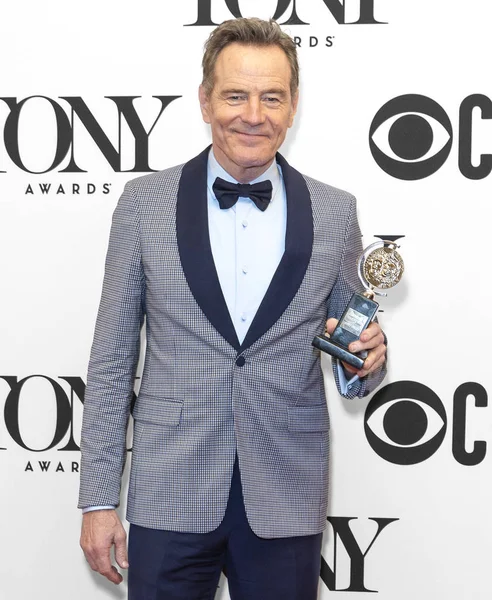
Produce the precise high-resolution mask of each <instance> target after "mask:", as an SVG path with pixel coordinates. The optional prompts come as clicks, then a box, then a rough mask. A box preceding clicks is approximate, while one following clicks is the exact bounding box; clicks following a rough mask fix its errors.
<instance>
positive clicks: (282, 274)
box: [240, 154, 314, 352]
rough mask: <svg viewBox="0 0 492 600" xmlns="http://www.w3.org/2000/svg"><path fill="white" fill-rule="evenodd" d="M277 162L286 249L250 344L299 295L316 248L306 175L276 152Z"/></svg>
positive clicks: (246, 340) (249, 335)
mask: <svg viewBox="0 0 492 600" xmlns="http://www.w3.org/2000/svg"><path fill="white" fill-rule="evenodd" d="M277 162H278V164H279V165H280V167H281V168H282V175H283V179H284V184H285V191H286V195H287V228H286V232H285V252H284V254H283V256H282V259H281V261H280V263H279V265H278V267H277V270H276V271H275V274H274V276H273V278H272V281H271V282H270V286H269V287H268V289H267V292H266V294H265V296H264V297H263V300H262V302H261V304H260V307H259V309H258V312H257V313H256V315H255V318H254V319H253V322H252V323H251V326H250V328H249V329H248V333H247V334H246V337H245V338H244V341H243V343H242V344H241V348H240V351H241V352H242V351H243V350H245V349H246V348H249V347H250V346H251V345H252V344H254V343H255V342H256V341H257V340H258V339H259V338H260V337H261V336H262V335H263V334H264V333H266V332H267V331H268V330H269V329H270V327H272V325H274V324H275V322H276V321H278V319H279V318H280V317H281V316H282V314H283V313H284V311H285V310H286V309H287V307H288V306H289V304H290V303H291V302H292V299H293V298H294V296H295V295H296V293H297V291H298V289H299V287H300V285H301V283H302V281H303V279H304V275H305V273H306V269H307V268H308V265H309V261H310V260H311V253H312V249H313V236H314V233H313V211H312V207H311V195H310V194H309V190H308V187H307V185H306V181H305V180H304V177H303V176H302V175H301V174H300V173H299V171H296V170H295V169H293V168H292V167H291V166H290V165H289V163H288V162H287V161H286V160H285V158H284V157H283V156H282V155H280V154H277Z"/></svg>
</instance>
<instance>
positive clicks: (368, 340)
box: [326, 319, 386, 377]
mask: <svg viewBox="0 0 492 600" xmlns="http://www.w3.org/2000/svg"><path fill="white" fill-rule="evenodd" d="M337 323H338V321H337V319H328V321H326V333H328V334H329V335H331V334H332V333H333V332H334V331H335V327H336V326H337ZM349 350H350V352H354V353H355V352H360V351H361V350H368V351H369V353H368V355H367V358H366V359H365V361H364V367H363V368H362V369H361V370H360V371H358V370H357V369H356V368H355V367H352V365H348V364H347V363H344V362H342V365H343V368H344V369H345V370H346V371H348V372H349V373H353V374H354V375H355V374H357V375H358V376H359V377H365V376H366V375H368V374H369V373H372V372H374V371H376V370H377V369H379V367H380V366H381V365H382V364H383V363H384V358H385V356H386V344H385V343H384V335H383V332H382V330H381V327H380V326H379V324H378V323H374V322H373V323H371V324H370V325H369V327H367V329H365V330H364V331H363V332H362V333H361V336H360V339H359V340H358V341H356V342H352V343H351V344H350V346H349Z"/></svg>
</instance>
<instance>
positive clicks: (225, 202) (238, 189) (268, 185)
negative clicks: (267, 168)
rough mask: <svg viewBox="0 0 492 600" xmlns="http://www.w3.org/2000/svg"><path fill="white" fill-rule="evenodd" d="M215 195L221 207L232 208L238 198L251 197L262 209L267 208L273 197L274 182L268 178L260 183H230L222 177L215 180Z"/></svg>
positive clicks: (213, 187)
mask: <svg viewBox="0 0 492 600" xmlns="http://www.w3.org/2000/svg"><path fill="white" fill-rule="evenodd" d="M212 189H213V191H214V194H215V197H216V198H217V200H218V202H219V205H220V208H223V209H224V208H231V206H234V204H236V202H237V200H238V198H239V197H240V196H241V197H242V198H251V200H253V202H254V203H255V204H256V206H257V207H258V208H259V209H260V210H261V211H263V210H266V209H267V208H268V205H269V203H270V200H271V199H272V189H273V186H272V182H271V181H270V180H269V179H267V180H265V181H260V182H259V183H253V184H250V183H230V182H229V181H225V180H224V179H221V178H220V177H217V179H216V180H215V181H214V184H213V186H212Z"/></svg>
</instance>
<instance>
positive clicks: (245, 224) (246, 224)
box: [241, 219, 248, 227]
mask: <svg viewBox="0 0 492 600" xmlns="http://www.w3.org/2000/svg"><path fill="white" fill-rule="evenodd" d="M241 225H242V226H243V227H247V226H248V221H247V220H246V219H244V221H243V222H242V223H241Z"/></svg>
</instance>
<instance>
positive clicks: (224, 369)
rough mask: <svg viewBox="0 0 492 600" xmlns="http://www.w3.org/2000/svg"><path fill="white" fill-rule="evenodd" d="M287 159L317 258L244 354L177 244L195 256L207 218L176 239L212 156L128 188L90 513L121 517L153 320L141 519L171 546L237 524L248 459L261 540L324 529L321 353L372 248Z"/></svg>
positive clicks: (95, 405)
mask: <svg viewBox="0 0 492 600" xmlns="http://www.w3.org/2000/svg"><path fill="white" fill-rule="evenodd" d="M278 159H279V161H281V162H279V164H280V165H281V167H282V171H283V173H284V179H285V182H286V190H287V199H288V202H289V201H290V202H291V204H290V206H294V204H293V203H294V202H295V206H296V207H297V206H298V205H299V203H300V204H302V202H303V201H304V200H306V206H308V207H309V206H310V208H309V210H310V211H312V231H311V232H310V235H312V244H311V242H309V244H310V245H311V246H312V247H311V248H310V249H309V250H310V258H309V260H306V261H305V264H306V265H307V268H306V269H305V272H304V275H303V277H300V278H299V281H300V284H299V285H298V286H296V289H295V290H294V292H293V293H292V299H291V300H290V301H288V300H289V298H290V296H289V297H288V298H287V299H286V298H285V297H284V298H282V293H279V290H280V291H282V290H283V289H287V288H288V283H289V281H288V279H289V273H290V271H289V270H288V269H287V270H286V269H285V268H283V266H282V263H281V265H279V270H278V272H277V273H276V275H275V277H274V280H272V285H271V289H269V290H268V292H267V295H266V297H265V299H264V303H262V306H260V309H259V313H261V314H258V315H257V318H258V320H257V324H256V329H258V327H260V326H261V324H262V323H269V321H268V318H267V317H268V314H272V310H275V309H278V307H279V306H283V305H284V304H285V305H286V308H285V309H284V310H283V312H281V314H280V316H279V317H278V318H276V319H274V320H273V324H271V325H267V326H266V328H265V330H264V331H260V334H259V335H254V336H253V335H252V336H251V337H250V343H248V336H249V333H248V335H247V336H246V340H245V343H243V344H242V345H241V346H239V345H238V344H237V343H235V342H234V341H231V340H229V341H227V340H226V338H225V337H223V335H222V334H221V333H219V331H218V329H217V327H216V326H214V325H212V322H211V321H210V320H209V318H207V316H206V315H208V316H209V317H210V313H209V310H210V309H209V308H208V307H207V308H205V307H204V306H203V300H202V299H203V298H205V297H206V293H207V289H209V288H210V293H213V285H212V283H211V282H212V280H213V279H214V277H213V276H211V275H210V274H212V275H213V272H212V271H206V270H205V271H206V273H209V275H208V276H207V277H204V275H203V273H202V271H201V270H200V269H197V270H196V273H194V274H192V271H193V269H192V268H191V266H190V263H189V262H187V260H185V257H184V250H183V249H182V246H183V242H179V239H185V240H187V242H189V243H190V244H193V243H194V240H193V239H191V240H190V239H189V237H187V236H188V235H189V233H190V232H191V231H195V230H196V229H193V228H194V227H196V223H195V220H196V219H195V216H194V215H191V216H190V217H189V227H188V226H187V225H186V224H185V225H186V228H185V225H183V224H182V223H181V221H179V219H178V228H177V226H176V222H177V219H176V213H177V205H178V196H179V194H178V189H179V188H180V184H181V185H182V184H183V182H182V181H181V174H182V171H183V169H188V166H190V167H192V168H193V169H195V171H196V172H197V173H200V174H201V173H202V170H203V180H204V181H205V178H206V158H205V159H203V156H202V155H200V157H198V158H197V159H194V161H190V163H187V165H184V166H183V165H182V166H178V167H174V168H171V169H168V170H166V171H163V172H160V173H154V174H151V175H147V176H145V177H142V178H139V179H136V180H134V181H132V182H129V183H128V184H127V186H126V188H125V191H124V193H123V195H122V197H121V198H120V201H119V203H118V206H117V208H116V210H115V213H114V217H113V224H112V229H111V236H110V242H109V249H108V255H107V260H106V272H105V278H104V285H103V292H102V298H101V305H100V309H99V313H98V318H97V323H96V330H95V336H94V343H93V348H92V353H91V360H90V364H89V374H88V384H87V389H86V395H85V408H84V419H83V427H82V444H81V445H82V465H81V488H80V500H79V506H80V507H86V506H94V505H117V504H118V503H119V495H120V485H121V475H122V472H123V468H124V463H125V458H126V451H125V447H126V429H127V424H128V419H129V415H130V407H131V401H132V396H133V383H134V376H135V369H136V364H137V361H138V356H139V344H140V329H141V326H142V324H143V322H144V319H145V328H146V356H145V366H144V372H143V376H142V383H141V388H140V394H139V397H138V399H137V402H136V404H135V408H134V411H133V418H134V420H135V422H134V440H133V457H132V469H131V475H130V484H129V492H128V512H127V518H128V520H129V521H130V522H131V523H134V524H136V525H140V526H143V527H150V528H156V529H167V530H171V531H186V532H195V533H203V532H208V531H211V530H213V529H215V528H216V527H218V525H219V524H220V522H221V520H222V518H223V516H224V512H225V508H226V504H227V498H228V495H229V489H230V482H231V476H232V470H233V465H234V459H235V456H236V452H237V455H238V457H239V464H240V470H241V479H242V484H243V492H244V502H245V507H246V513H247V516H248V520H249V523H250V525H251V528H252V529H253V531H254V532H255V533H256V534H257V535H259V536H261V537H267V538H273V537H286V536H297V535H309V534H315V533H319V532H321V531H322V530H323V529H324V527H325V523H326V508H327V500H328V451H329V416H328V410H327V405H326V399H325V392H324V386H323V378H322V373H321V367H320V359H319V354H318V353H317V351H316V350H315V349H314V348H313V347H312V346H311V341H312V339H313V337H314V336H315V335H316V334H318V333H320V332H322V331H323V330H324V323H325V319H326V317H327V315H328V316H334V317H336V318H339V317H340V315H341V313H342V312H343V309H344V307H345V306H346V304H347V303H348V301H349V299H350V297H351V295H352V293H353V291H355V290H359V291H360V288H361V284H360V282H359V280H358V277H357V273H356V261H357V258H358V256H359V254H360V252H361V250H362V248H361V236H360V231H359V227H358V224H357V217H356V206H355V199H354V198H353V197H352V196H350V195H349V194H347V193H345V192H342V191H340V190H337V189H335V188H333V187H330V186H327V185H325V184H322V183H320V182H318V181H315V180H314V179H311V178H309V177H302V176H300V174H299V173H297V172H296V171H295V170H294V169H292V168H291V167H290V166H289V165H288V164H287V163H286V162H285V160H284V159H283V158H282V157H281V156H279V157H278ZM186 172H189V170H188V171H186ZM200 178H201V175H200ZM183 179H184V178H183ZM291 181H292V182H294V181H295V182H299V181H300V182H301V183H302V186H304V187H305V190H306V191H305V196H306V198H305V199H304V200H303V199H302V197H301V196H303V194H304V193H303V192H302V186H301V187H299V185H297V184H296V185H297V187H294V184H293V183H292V184H291V183H289V182H291ZM294 189H295V190H296V193H298V196H296V197H295V198H293V197H292V196H293V193H292V191H293V190H294ZM299 190H301V191H299ZM204 194H205V189H204ZM204 198H205V196H204ZM188 200H189V201H190V202H191V201H192V198H191V197H190V198H188V197H184V198H181V200H180V202H182V203H183V202H185V203H186V202H188ZM204 202H206V200H204ZM180 206H181V208H180V210H181V211H182V210H184V209H183V204H181V205H180ZM185 208H186V206H185ZM200 218H201V217H200ZM205 222H206V219H203V223H204V227H206V225H205ZM180 223H181V225H180ZM289 227H290V228H291V229H290V230H289ZM296 227H297V223H293V222H289V221H288V231H287V234H286V238H287V240H288V239H291V240H292V239H293V240H295V239H296V234H297V233H299V232H298V231H296ZM177 229H178V230H179V231H177ZM298 237H299V236H298ZM305 237H306V236H302V235H301V236H300V241H299V247H298V248H297V247H296V246H295V245H294V246H292V244H291V243H290V242H289V243H287V244H286V248H289V253H290V255H289V256H290V258H289V260H291V261H294V262H293V263H289V264H295V261H296V252H297V253H298V254H299V257H301V256H302V255H303V247H302V244H303V239H304V238H305ZM204 239H206V236H204ZM203 248H204V251H203V253H205V254H206V253H207V252H208V253H210V248H209V247H208V249H207V248H206V245H205V246H203ZM286 253H287V249H286ZM201 254H202V253H197V260H202V258H203V257H202V256H201ZM210 255H211V253H210ZM307 256H309V254H308V255H307ZM301 260H304V259H301V258H299V261H301ZM209 262H210V261H209ZM203 264H207V263H203ZM302 264H304V263H302ZM183 265H187V266H186V268H184V266H183ZM284 267H285V265H284ZM185 271H186V272H185ZM279 272H280V274H279ZM282 272H283V275H282ZM293 272H294V269H293V270H292V273H293ZM277 275H279V277H277ZM292 277H294V275H292ZM215 278H216V274H215ZM191 290H193V293H192V291H191ZM200 290H201V291H200ZM198 292H199V293H198ZM204 294H205V295H204ZM272 296H273V298H272ZM196 298H198V299H199V301H200V302H202V304H199V303H198V301H197V299H196ZM272 300H273V301H274V302H272ZM222 302H223V298H222ZM282 303H283V304H282ZM210 304H211V306H215V304H219V302H215V301H214V302H212V303H210ZM271 306H273V308H270V307H271ZM226 312H227V311H226ZM265 317H266V318H265ZM212 320H214V322H215V317H214V319H212ZM255 320H256V317H255ZM219 329H220V328H219ZM251 329H252V330H254V329H255V322H253V324H252V327H251ZM334 372H335V377H337V371H336V370H335V371H334ZM384 374H385V370H384V369H381V370H380V371H379V372H378V373H377V374H373V375H371V376H369V377H367V378H365V379H364V380H362V381H358V382H356V383H355V384H354V386H353V388H352V390H350V392H349V394H347V396H349V397H354V396H363V395H365V394H367V393H369V392H371V391H372V390H373V389H374V388H375V387H376V386H377V385H378V384H379V383H380V381H381V380H382V378H383V377H384Z"/></svg>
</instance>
